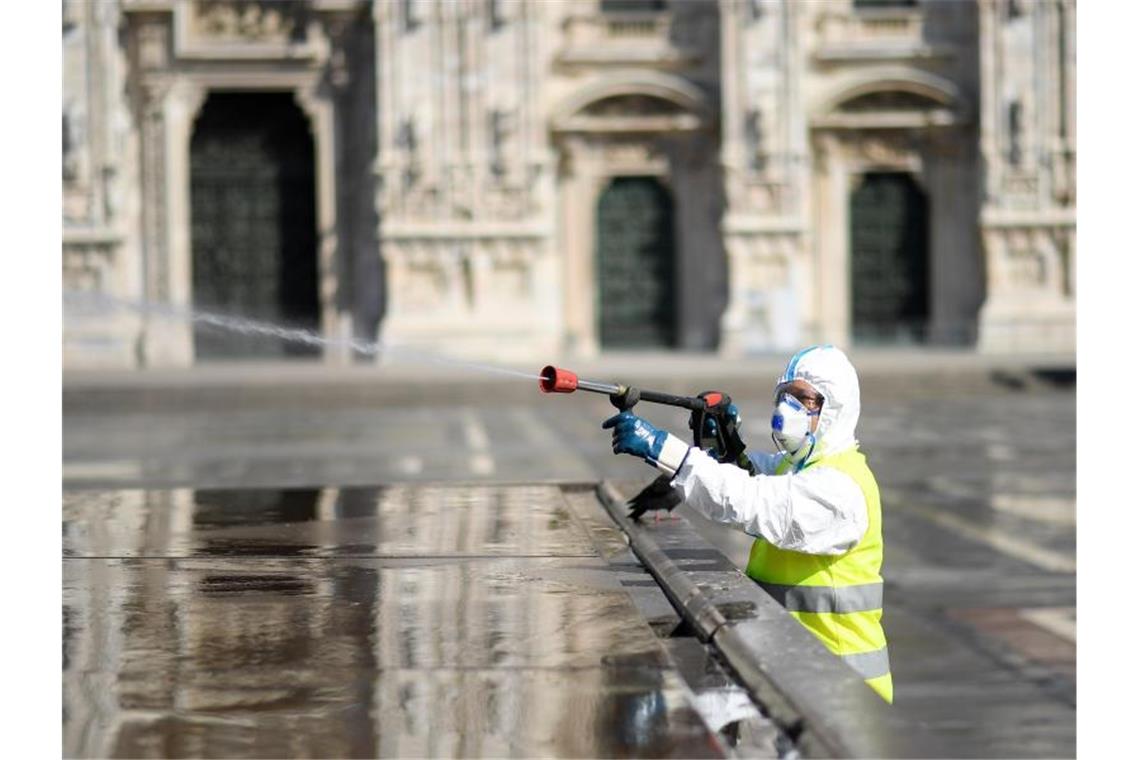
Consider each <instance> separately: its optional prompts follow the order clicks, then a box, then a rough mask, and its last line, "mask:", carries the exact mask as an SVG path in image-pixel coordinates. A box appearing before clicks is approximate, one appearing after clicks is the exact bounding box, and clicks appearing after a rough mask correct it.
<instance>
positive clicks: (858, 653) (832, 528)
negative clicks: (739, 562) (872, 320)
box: [603, 345, 894, 702]
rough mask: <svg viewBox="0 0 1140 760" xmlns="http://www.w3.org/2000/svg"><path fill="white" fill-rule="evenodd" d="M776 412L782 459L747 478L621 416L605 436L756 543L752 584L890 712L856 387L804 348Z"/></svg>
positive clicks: (871, 502)
mask: <svg viewBox="0 0 1140 760" xmlns="http://www.w3.org/2000/svg"><path fill="white" fill-rule="evenodd" d="M773 401H774V404H775V410H774V412H773V415H772V437H773V440H774V441H775V442H776V445H777V448H778V449H779V451H778V453H776V454H763V453H753V452H747V453H748V458H749V460H751V462H752V464H753V466H754V469H755V471H756V473H757V474H755V475H752V474H749V473H748V472H747V471H746V470H744V469H741V468H740V467H738V466H736V465H735V464H731V463H726V464H722V463H720V462H717V461H716V459H714V458H713V457H711V456H709V455H708V454H707V453H705V452H703V451H701V450H700V449H699V448H696V447H691V446H689V445H688V444H686V443H685V442H684V441H682V440H681V439H680V438H678V437H676V436H674V435H671V434H670V433H669V432H668V431H665V430H659V429H658V428H655V427H654V426H653V425H651V424H650V423H649V422H647V421H646V420H644V419H642V418H640V417H637V416H636V415H634V414H633V413H631V412H629V411H625V412H622V413H621V414H618V415H616V416H615V417H612V418H610V419H608V420H606V422H605V423H603V427H604V428H612V429H613V450H614V453H626V454H634V455H636V456H641V457H642V458H644V459H645V460H646V461H647V462H648V463H650V464H652V465H654V466H655V467H657V468H658V469H659V470H661V471H663V472H664V473H666V474H667V475H671V476H672V478H673V480H672V484H673V487H674V488H675V489H677V491H678V492H679V493H680V494H681V495H683V497H684V500H685V501H686V502H687V503H688V504H689V505H690V506H692V507H693V508H694V509H696V510H697V511H698V512H701V513H702V514H704V515H705V516H706V517H708V518H709V519H711V520H714V521H716V522H721V523H725V524H728V525H733V526H736V527H738V528H740V529H741V530H743V531H745V532H746V533H748V534H749V535H752V536H754V537H755V538H756V541H755V543H754V544H753V546H752V552H751V555H750V557H749V562H748V568H747V573H748V575H749V576H750V577H751V578H753V579H754V580H756V581H757V582H758V583H759V584H760V585H761V586H762V587H763V588H764V590H765V591H767V592H768V593H769V594H770V595H771V596H773V597H774V598H775V599H776V600H778V601H779V602H780V603H781V604H782V605H783V606H784V608H785V609H787V610H788V612H789V614H791V615H792V616H793V617H795V618H796V619H797V620H798V621H799V622H800V623H801V624H803V625H804V627H806V628H807V629H808V630H809V631H811V632H812V633H813V634H815V635H816V636H817V637H818V638H819V639H820V640H821V641H822V642H823V643H824V644H825V645H826V646H827V648H828V649H830V650H831V651H832V652H833V653H835V654H836V655H838V656H839V657H840V658H842V659H843V660H844V661H845V662H846V663H848V664H849V665H850V666H851V667H852V668H854V669H855V670H856V671H857V672H858V673H859V674H860V675H861V676H863V678H864V679H865V680H866V682H867V684H868V685H869V686H870V687H871V688H872V689H874V690H875V691H876V692H877V693H878V694H879V695H880V696H881V697H882V698H883V699H885V700H886V701H887V702H891V701H892V700H893V693H894V690H893V684H892V681H891V672H890V659H889V657H888V655H887V640H886V635H885V634H884V633H883V628H882V625H881V624H880V619H881V618H882V614H883V580H882V577H881V576H880V575H879V569H880V567H881V566H882V562H883V534H882V519H881V518H882V515H881V511H880V504H879V489H878V485H877V484H876V483H875V477H874V475H872V474H871V470H870V469H869V468H868V467H867V461H866V458H865V457H864V456H863V454H862V453H861V452H860V451H859V442H858V440H856V438H855V425H856V423H858V421H859V378H858V376H857V375H856V373H855V368H854V367H853V366H852V365H851V362H850V361H849V360H848V358H847V356H846V355H845V354H844V353H843V352H842V351H841V350H839V349H838V348H835V347H834V346H830V345H823V346H811V347H809V348H805V349H804V350H802V351H800V352H798V353H797V354H796V355H795V356H793V357H792V358H791V360H790V361H789V362H788V365H787V368H786V369H785V371H784V373H783V374H782V375H781V376H780V378H779V380H778V381H777V384H776V388H775V395H774V399H773Z"/></svg>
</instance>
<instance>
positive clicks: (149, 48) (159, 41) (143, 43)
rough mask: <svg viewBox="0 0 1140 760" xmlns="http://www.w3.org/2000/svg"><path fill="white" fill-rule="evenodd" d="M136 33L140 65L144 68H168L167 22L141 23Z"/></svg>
mask: <svg viewBox="0 0 1140 760" xmlns="http://www.w3.org/2000/svg"><path fill="white" fill-rule="evenodd" d="M136 35H137V36H136V39H137V40H138V57H139V66H141V67H142V68H143V69H144V70H147V69H151V70H153V69H163V68H166V65H167V63H168V62H169V58H170V53H169V50H168V46H167V36H168V28H167V26H166V24H164V23H162V22H158V21H155V22H149V23H144V24H141V25H139V27H138V31H137V32H136Z"/></svg>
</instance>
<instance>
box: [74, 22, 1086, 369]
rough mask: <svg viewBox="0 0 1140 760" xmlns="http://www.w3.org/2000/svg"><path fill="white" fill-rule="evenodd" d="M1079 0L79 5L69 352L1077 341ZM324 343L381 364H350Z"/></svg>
mask: <svg viewBox="0 0 1140 760" xmlns="http://www.w3.org/2000/svg"><path fill="white" fill-rule="evenodd" d="M1074 17H1075V8H1074V0H1040V1H1037V0H976V1H971V0H910V1H909V2H908V1H907V0H826V1H825V0H820V1H818V2H810V3H808V2H795V1H793V0H708V1H707V2H695V1H688V2H681V1H680V0H564V1H563V0H548V1H545V2H522V1H521V0H391V1H390V2H375V3H368V2H364V1H363V0H307V1H305V2H301V1H298V2H267V1H266V0H105V1H104V2H88V1H87V0H65V1H64V4H63V61H64V69H63V71H64V82H63V198H64V206H63V272H64V285H65V289H66V290H67V291H68V292H76V291H84V292H95V293H101V294H106V295H109V296H112V297H114V298H116V299H121V300H123V301H126V302H132V303H137V304H141V305H143V308H141V309H139V310H129V309H125V310H115V311H111V312H105V313H98V314H87V315H85V316H82V317H81V318H80V317H77V316H74V315H70V314H67V313H66V312H65V321H64V325H65V335H64V356H65V366H66V367H72V368H81V367H132V366H178V365H187V364H191V363H194V362H199V361H209V360H212V359H225V358H233V357H245V356H256V357H260V358H273V357H277V356H285V355H287V354H289V353H290V352H291V351H292V352H295V351H297V349H290V348H289V347H288V346H286V345H284V344H278V343H276V342H273V341H266V340H257V341H253V340H249V339H245V340H244V341H243V340H242V339H239V338H236V337H227V336H224V335H220V334H217V333H209V332H205V331H202V330H198V331H195V329H194V328H193V327H192V326H191V325H190V324H189V323H188V322H186V321H185V320H183V321H177V320H171V319H168V318H165V317H162V316H159V315H157V313H156V310H157V309H161V308H163V307H166V306H172V307H175V308H189V307H193V308H198V309H204V310H209V311H218V312H224V313H232V314H240V315H244V316H248V317H254V318H258V319H264V320H269V321H273V322H276V323H280V324H288V325H292V326H302V327H310V328H312V329H315V330H318V331H319V332H321V333H322V334H323V335H325V336H327V337H330V338H335V339H346V338H350V337H354V336H355V337H358V338H363V339H366V340H373V339H380V340H382V341H383V342H384V343H385V344H387V345H391V346H414V347H418V348H428V349H431V350H438V351H443V352H447V353H452V354H459V355H466V356H472V357H483V358H496V359H501V360H528V361H535V360H537V359H540V358H543V357H547V356H549V355H551V354H558V355H566V354H570V355H591V354H595V353H597V352H599V351H607V350H627V349H681V350H691V351H709V352H712V351H717V352H720V353H721V354H722V355H725V356H741V355H747V354H753V353H763V352H767V351H784V350H787V349H789V348H792V347H794V346H798V345H800V344H803V343H806V342H811V341H819V340H825V341H831V342H835V343H838V344H841V345H855V346H866V345H900V344H902V345H917V346H927V345H931V346H967V347H976V348H977V350H979V351H986V352H1034V353H1036V352H1052V351H1062V352H1071V351H1072V350H1073V349H1074V347H1075V346H1074V343H1075V333H1074V330H1075V299H1074V290H1075V279H1074V274H1075V271H1076V270H1075V264H1074V259H1075V186H1074V177H1075V172H1074V163H1075V145H1076V133H1075V89H1074V88H1075V30H1074V24H1075V18H1074ZM323 359H324V360H326V361H332V362H349V361H351V360H352V357H351V356H350V355H349V352H348V349H347V348H345V349H339V348H338V349H329V350H326V351H325V352H324V355H323Z"/></svg>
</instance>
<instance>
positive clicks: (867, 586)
mask: <svg viewBox="0 0 1140 760" xmlns="http://www.w3.org/2000/svg"><path fill="white" fill-rule="evenodd" d="M758 583H759V584H760V586H761V588H763V589H764V590H765V591H767V592H768V594H769V596H771V597H772V598H773V599H775V600H776V601H777V602H779V603H780V604H781V605H783V607H784V609H786V610H788V611H789V612H865V611H867V610H879V609H882V607H883V584H882V583H864V584H862V585H859V586H839V587H836V586H784V585H781V584H779V583H766V582H765V581H758Z"/></svg>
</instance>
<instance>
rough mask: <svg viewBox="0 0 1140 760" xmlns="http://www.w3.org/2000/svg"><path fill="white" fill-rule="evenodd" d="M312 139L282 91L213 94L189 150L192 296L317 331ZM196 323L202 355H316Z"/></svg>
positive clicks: (204, 304)
mask: <svg viewBox="0 0 1140 760" xmlns="http://www.w3.org/2000/svg"><path fill="white" fill-rule="evenodd" d="M315 203H316V201H315V192H314V181H313V139H312V135H311V134H310V132H309V125H308V122H307V120H306V119H305V116H304V114H303V113H302V112H301V110H300V109H299V108H298V107H297V106H296V104H295V103H294V102H293V98H292V96H291V95H289V94H287V93H214V94H212V95H210V97H209V99H208V100H207V101H206V104H205V106H204V107H203V109H202V113H201V115H200V116H199V118H198V120H197V122H196V123H195V127H194V135H193V138H192V140H191V144H190V207H191V217H190V218H191V247H192V256H193V299H194V306H195V308H197V309H200V310H207V311H219V312H223V313H226V314H235V315H240V316H243V317H248V318H253V319H259V320H266V321H270V322H274V323H277V324H282V325H287V326H290V327H301V328H308V329H315V328H316V327H317V326H318V315H319V306H318V303H319V302H318V297H317V236H316V208H315ZM315 352H316V349H315V348H313V347H310V346H305V345H298V344H294V343H287V342H285V341H282V340H279V339H275V338H266V337H262V336H247V335H241V334H236V333H232V332H225V331H220V330H218V329H217V328H213V327H205V326H201V325H197V326H196V327H195V331H194V353H195V356H196V357H198V358H240V357H261V358H265V357H280V356H287V355H301V354H313V353H315Z"/></svg>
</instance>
